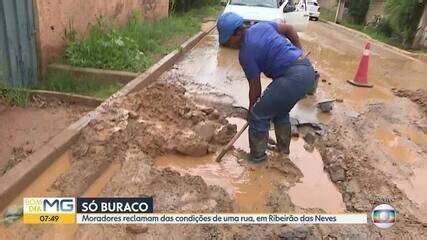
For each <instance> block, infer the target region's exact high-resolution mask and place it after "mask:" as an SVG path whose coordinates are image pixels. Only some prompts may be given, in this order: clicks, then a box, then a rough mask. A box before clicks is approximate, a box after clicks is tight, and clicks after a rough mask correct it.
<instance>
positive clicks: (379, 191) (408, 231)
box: [316, 104, 427, 239]
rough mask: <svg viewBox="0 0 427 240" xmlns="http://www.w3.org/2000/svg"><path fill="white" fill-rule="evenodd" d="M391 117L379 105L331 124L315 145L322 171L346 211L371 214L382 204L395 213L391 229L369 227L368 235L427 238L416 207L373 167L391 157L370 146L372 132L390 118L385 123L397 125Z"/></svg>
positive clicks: (424, 226)
mask: <svg viewBox="0 0 427 240" xmlns="http://www.w3.org/2000/svg"><path fill="white" fill-rule="evenodd" d="M393 113H394V111H392V110H390V109H388V108H386V107H385V106H384V105H382V104H380V105H372V106H371V107H370V109H369V110H368V111H367V112H365V113H363V114H361V115H360V116H358V117H356V118H354V119H347V122H346V124H345V125H342V124H339V123H338V122H336V121H332V122H330V124H329V129H328V131H327V134H326V135H324V136H323V137H322V138H321V139H319V140H318V141H317V143H316V145H317V147H318V149H319V151H320V153H321V155H322V158H323V161H324V164H325V171H327V172H328V173H329V175H330V178H331V180H332V181H333V182H334V183H335V185H336V186H337V187H338V189H339V191H340V192H341V193H342V196H343V200H344V202H345V204H346V207H347V210H349V211H351V212H370V211H371V210H372V209H373V208H374V207H375V206H377V205H379V204H383V203H389V204H391V205H393V206H394V207H395V208H396V209H398V214H399V220H398V222H397V223H396V225H395V226H393V228H391V229H389V230H388V231H387V232H381V233H379V231H378V228H376V227H375V226H374V225H372V224H368V225H367V228H368V229H369V232H370V234H374V235H375V234H377V235H381V236H382V237H384V238H395V237H396V236H400V238H402V239H420V238H422V237H421V236H423V237H426V236H427V231H426V229H425V228H426V226H427V225H425V223H423V222H422V220H421V219H419V218H418V217H417V216H415V213H416V212H417V209H418V208H417V206H416V205H414V203H413V202H412V201H411V200H410V199H408V197H407V196H406V194H405V193H404V192H402V191H401V190H400V189H399V188H398V187H397V186H396V185H395V184H394V183H393V182H391V181H387V180H388V179H390V178H389V177H388V176H387V175H386V174H384V173H383V172H382V171H380V170H378V169H377V167H376V165H375V163H376V162H377V161H379V160H378V158H380V159H390V156H387V155H383V156H382V154H384V153H382V152H381V151H380V150H379V149H378V147H375V145H374V144H373V143H372V141H373V139H374V138H373V137H372V129H373V128H374V127H375V124H378V125H381V124H382V123H383V121H384V119H387V118H388V117H390V116H393V117H395V118H392V119H391V118H390V119H388V120H392V121H396V122H397V121H398V117H397V114H393ZM379 116H382V117H379ZM348 126H352V128H348ZM371 147H372V148H371ZM389 161H391V160H389Z"/></svg>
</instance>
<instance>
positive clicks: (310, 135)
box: [304, 132, 316, 145]
mask: <svg viewBox="0 0 427 240" xmlns="http://www.w3.org/2000/svg"><path fill="white" fill-rule="evenodd" d="M304 140H305V142H306V143H307V144H309V145H313V144H314V142H315V141H316V137H315V136H314V134H313V133H311V132H309V133H307V134H306V135H305V136H304Z"/></svg>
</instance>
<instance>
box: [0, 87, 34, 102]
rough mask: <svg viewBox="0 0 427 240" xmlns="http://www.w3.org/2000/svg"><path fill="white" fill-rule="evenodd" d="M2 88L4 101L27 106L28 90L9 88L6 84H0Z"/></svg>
mask: <svg viewBox="0 0 427 240" xmlns="http://www.w3.org/2000/svg"><path fill="white" fill-rule="evenodd" d="M0 89H2V90H1V91H0V92H1V96H0V97H2V98H3V99H4V101H6V102H7V103H9V104H10V105H14V106H25V105H27V103H28V100H29V94H28V92H25V91H23V90H22V89H20V88H7V87H4V86H0Z"/></svg>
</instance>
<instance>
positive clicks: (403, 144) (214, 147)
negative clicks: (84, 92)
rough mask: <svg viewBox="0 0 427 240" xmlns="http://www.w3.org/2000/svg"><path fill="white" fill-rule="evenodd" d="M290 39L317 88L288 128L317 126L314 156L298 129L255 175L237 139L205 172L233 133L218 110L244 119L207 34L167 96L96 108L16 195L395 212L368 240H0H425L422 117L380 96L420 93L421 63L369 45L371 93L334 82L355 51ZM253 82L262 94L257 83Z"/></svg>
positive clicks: (35, 230) (199, 234) (358, 230)
mask: <svg viewBox="0 0 427 240" xmlns="http://www.w3.org/2000/svg"><path fill="white" fill-rule="evenodd" d="M301 37H302V40H303V44H304V48H305V51H311V55H310V58H311V59H312V61H313V62H314V64H315V65H316V67H317V69H318V70H319V71H320V73H321V78H320V81H319V89H318V92H317V93H316V95H314V96H308V97H307V98H305V99H304V100H302V101H301V102H299V103H298V104H297V106H296V107H295V108H294V109H293V111H292V112H291V116H292V117H294V118H297V119H298V120H299V121H300V122H303V123H304V122H317V123H323V124H325V125H326V126H327V128H326V133H325V135H324V136H318V137H316V138H315V144H314V146H315V147H314V146H313V145H309V146H307V143H306V142H305V140H304V139H303V136H304V135H305V134H307V133H310V131H311V130H310V128H305V127H301V128H300V137H299V138H293V140H292V143H291V154H290V155H289V158H287V157H286V156H282V155H278V154H277V153H275V152H274V151H268V155H269V160H268V161H267V162H265V163H262V164H251V163H249V162H248V161H247V160H246V158H247V152H248V136H247V132H245V133H244V134H243V135H242V137H241V138H239V139H238V141H237V142H236V143H235V145H234V147H235V148H234V149H233V150H231V151H229V153H228V154H227V155H226V156H225V157H224V159H223V161H222V162H221V163H220V164H218V163H216V162H215V161H214V153H215V152H217V151H218V150H219V149H220V147H221V146H223V145H225V144H226V143H227V141H228V140H229V139H230V138H231V136H232V135H233V133H235V132H236V130H238V129H240V127H241V126H242V125H243V123H244V121H243V120H241V119H238V118H235V117H230V116H226V115H227V113H226V112H227V111H225V112H224V111H223V110H224V109H228V110H230V105H234V106H243V107H246V106H247V103H248V100H247V93H248V86H247V82H246V79H245V78H244V75H243V72H242V70H241V68H240V66H239V65H238V61H237V51H235V50H231V49H226V48H220V47H218V44H217V34H216V32H215V31H213V32H212V33H211V34H209V35H208V36H207V37H206V38H204V39H203V40H202V42H201V43H200V44H199V45H197V46H196V48H195V49H194V50H192V51H191V52H190V53H189V54H188V55H187V56H186V57H185V58H184V59H183V60H182V61H180V62H179V63H177V64H176V65H175V66H174V68H173V69H172V70H170V71H168V72H167V73H165V74H164V75H163V76H162V77H161V80H160V81H161V82H163V83H168V84H166V85H156V86H154V87H153V88H150V89H144V90H143V91H141V92H138V93H135V94H132V95H131V96H129V97H127V98H126V99H125V100H123V101H122V102H120V103H118V104H115V105H112V106H110V107H111V108H110V109H106V110H105V113H103V115H102V117H101V118H100V119H98V121H96V122H94V123H93V124H90V126H89V127H88V128H86V129H85V130H84V131H83V133H82V136H81V138H80V140H79V141H78V144H76V145H75V146H73V147H72V148H71V149H70V151H69V152H67V153H66V154H64V156H62V157H61V158H60V159H59V160H58V161H57V162H56V163H55V164H56V165H52V166H51V167H52V168H55V169H56V170H55V172H56V173H57V174H55V175H54V176H45V175H46V174H45V173H44V174H43V175H42V176H41V177H40V179H41V180H40V183H37V182H35V183H34V184H36V187H35V188H34V187H32V186H30V187H29V188H28V189H27V190H26V191H25V192H26V193H24V194H28V195H29V196H31V195H34V194H36V193H35V192H32V191H33V190H34V189H35V191H36V192H37V191H38V194H41V195H43V194H44V195H49V194H53V195H55V194H58V193H59V194H60V195H64V196H81V195H84V196H135V195H140V194H144V195H150V196H156V198H155V201H156V205H155V206H156V209H155V210H156V211H166V212H167V211H173V212H179V211H203V212H334V213H340V212H345V211H350V212H369V211H371V209H372V208H373V207H375V206H376V205H377V204H380V203H384V202H388V203H391V204H392V205H393V206H394V207H395V208H396V209H397V212H398V223H397V224H396V225H395V226H394V227H393V228H392V229H390V230H388V231H379V229H377V228H376V227H374V226H373V225H372V224H368V225H363V226H297V227H294V226H249V227H243V226H231V227H228V226H218V227H217V226H212V227H211V226H207V227H194V226H149V227H148V226H135V227H129V226H79V227H63V226H60V227H46V228H43V227H38V226H31V227H28V226H22V225H21V224H14V225H12V226H11V227H9V228H8V229H0V238H1V236H8V237H10V236H17V235H16V234H18V232H19V233H20V234H21V235H20V236H21V237H22V238H25V236H26V237H28V236H32V237H40V238H44V239H47V238H50V237H54V236H62V237H64V238H69V239H73V238H78V239H95V238H96V239H102V238H106V237H112V236H114V237H115V238H138V237H140V238H147V239H155V238H168V237H170V236H178V235H179V236H181V237H182V238H186V239H208V238H209V239H210V238H220V239H236V238H237V239H239V238H240V239H247V238H257V239H259V238H261V239H277V238H279V237H282V238H286V237H291V236H294V237H295V236H296V235H298V236H304V238H305V239H319V238H323V239H324V238H329V239H349V238H350V239H423V238H426V237H427V235H426V229H425V228H426V227H427V220H426V219H425V216H426V214H425V211H426V209H427V204H426V203H427V198H426V197H427V196H426V194H425V193H426V192H427V191H426V190H425V188H424V187H423V183H425V182H426V180H427V179H425V178H426V176H427V172H426V171H425V170H426V165H427V163H426V162H425V159H427V157H426V156H427V149H426V147H427V138H426V133H427V122H426V117H425V112H424V111H423V110H422V108H420V107H419V105H417V103H416V101H414V99H412V101H411V100H410V99H407V98H405V97H403V98H402V97H397V96H395V95H394V93H393V92H392V91H391V88H397V89H401V88H402V89H403V88H405V89H409V90H417V89H419V88H423V89H425V88H426V87H427V86H426V82H425V81H426V80H425V78H423V76H424V75H425V74H426V69H427V67H426V64H425V63H422V62H420V61H417V60H414V59H411V58H410V57H406V56H403V55H401V54H397V53H394V52H393V51H391V50H388V49H385V48H384V47H380V46H377V45H376V44H373V45H372V56H371V68H370V72H369V78H370V79H369V80H370V81H371V82H372V83H373V84H374V85H375V87H374V88H372V89H360V88H355V87H353V86H351V85H349V84H347V83H346V80H348V79H351V78H352V77H353V74H354V73H355V71H356V70H355V68H356V67H357V64H358V61H359V59H360V56H361V54H362V49H363V46H364V44H365V41H364V40H362V39H360V38H358V37H356V36H353V35H351V34H349V33H347V32H345V31H343V30H341V29H335V28H332V27H331V26H329V25H327V24H324V23H320V22H312V23H310V25H309V28H308V30H307V32H306V33H304V34H301ZM338 43H339V44H338ZM262 82H263V88H265V87H266V86H267V84H268V83H269V80H268V79H266V78H263V79H262ZM177 86H178V87H177ZM181 87H183V88H182V89H181ZM184 93H185V97H184ZM331 98H341V99H343V102H342V103H335V108H334V110H333V111H332V113H330V114H326V113H321V112H320V111H319V110H318V109H317V108H316V103H317V102H319V101H321V100H324V99H331ZM189 99H193V100H195V101H196V103H197V104H194V103H192V101H190V100H189ZM204 105H206V106H204ZM212 106H213V107H217V110H215V109H214V108H212ZM224 106H225V107H224ZM227 106H228V107H227ZM229 123H231V125H230V124H229ZM233 124H235V125H236V127H235V128H233V127H232V125H233ZM271 136H272V138H274V133H273V132H271ZM184 155H187V156H184ZM37 184H39V185H37ZM32 189H33V190H32ZM37 189H39V190H37ZM40 189H43V190H42V191H40ZM38 194H37V195H38ZM21 232H22V233H21ZM2 234H3V235H2ZM8 234H9V235H8ZM64 234H65V235H64ZM290 239H292V238H290Z"/></svg>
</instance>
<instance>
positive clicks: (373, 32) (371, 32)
mask: <svg viewBox="0 0 427 240" xmlns="http://www.w3.org/2000/svg"><path fill="white" fill-rule="evenodd" d="M342 24H343V25H344V26H346V27H349V28H352V29H354V30H357V31H359V32H363V33H365V34H367V35H368V36H370V37H371V38H373V39H375V40H378V41H380V42H384V43H387V44H390V45H392V46H395V47H398V48H401V49H405V46H404V45H403V44H402V43H401V42H399V41H393V39H392V38H390V37H389V36H386V35H385V34H384V33H382V32H380V31H378V30H377V29H376V28H375V27H373V26H363V25H360V24H355V23H352V22H351V21H344V22H343V23H342Z"/></svg>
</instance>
